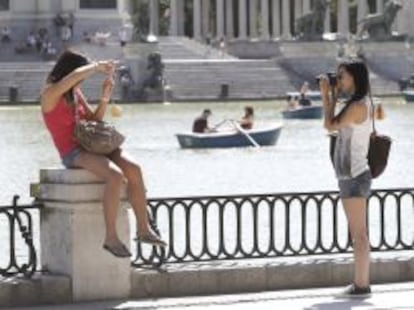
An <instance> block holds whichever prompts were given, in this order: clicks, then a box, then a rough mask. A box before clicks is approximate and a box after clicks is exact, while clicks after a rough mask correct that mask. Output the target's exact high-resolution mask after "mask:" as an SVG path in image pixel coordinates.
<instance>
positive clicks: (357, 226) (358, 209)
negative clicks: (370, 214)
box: [342, 198, 370, 287]
mask: <svg viewBox="0 0 414 310" xmlns="http://www.w3.org/2000/svg"><path fill="white" fill-rule="evenodd" d="M342 203H343V206H344V210H345V213H346V216H347V218H348V225H349V230H350V233H351V238H352V242H353V247H354V260H355V267H354V283H355V285H357V286H358V287H367V286H369V282H370V281H369V272H370V270H369V268H370V244H369V239H368V232H367V225H366V223H367V201H366V199H365V198H349V199H343V200H342Z"/></svg>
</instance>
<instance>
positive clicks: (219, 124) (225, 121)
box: [212, 119, 229, 130]
mask: <svg viewBox="0 0 414 310" xmlns="http://www.w3.org/2000/svg"><path fill="white" fill-rule="evenodd" d="M228 121H229V120H228V119H225V120H223V121H221V122H220V123H218V124H217V125H214V126H213V128H212V129H213V130H216V129H217V128H219V127H220V126H222V125H223V124H225V123H227V122H228Z"/></svg>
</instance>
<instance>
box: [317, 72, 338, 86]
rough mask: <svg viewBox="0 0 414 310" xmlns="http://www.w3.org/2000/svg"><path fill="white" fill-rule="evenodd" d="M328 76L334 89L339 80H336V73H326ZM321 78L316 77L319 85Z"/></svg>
mask: <svg viewBox="0 0 414 310" xmlns="http://www.w3.org/2000/svg"><path fill="white" fill-rule="evenodd" d="M326 76H327V77H328V80H329V86H331V87H333V86H336V83H337V78H336V73H335V72H328V73H326ZM320 80H321V78H320V77H319V76H317V77H316V83H317V84H318V85H319V82H320Z"/></svg>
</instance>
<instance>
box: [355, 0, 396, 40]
mask: <svg viewBox="0 0 414 310" xmlns="http://www.w3.org/2000/svg"><path fill="white" fill-rule="evenodd" d="M401 8H402V4H401V3H400V2H399V1H398V0H389V1H388V2H387V3H386V4H385V7H384V13H377V14H369V15H367V16H366V17H365V18H363V19H362V20H361V21H360V22H359V24H360V25H361V28H360V31H359V32H358V37H359V38H362V37H363V35H364V34H365V33H368V35H369V38H370V39H372V40H377V41H383V40H388V39H392V38H393V35H392V31H391V26H392V24H393V23H394V20H395V17H396V16H397V13H398V11H399V10H401Z"/></svg>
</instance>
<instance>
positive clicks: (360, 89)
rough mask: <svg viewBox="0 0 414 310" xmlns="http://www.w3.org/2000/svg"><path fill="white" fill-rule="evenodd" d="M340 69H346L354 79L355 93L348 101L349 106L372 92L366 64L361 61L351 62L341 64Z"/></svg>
mask: <svg viewBox="0 0 414 310" xmlns="http://www.w3.org/2000/svg"><path fill="white" fill-rule="evenodd" d="M340 68H343V69H345V71H346V72H348V73H349V74H350V75H351V76H352V78H353V79H354V84H355V92H354V93H353V94H352V95H351V97H350V98H349V99H348V100H347V102H346V103H347V104H349V103H351V102H355V101H359V100H361V99H363V98H364V97H366V96H367V95H368V94H369V92H370V83H369V73H368V68H367V66H366V64H365V63H364V62H363V61H360V60H349V61H345V62H342V63H340V64H339V66H338V70H339V69H340Z"/></svg>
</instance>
